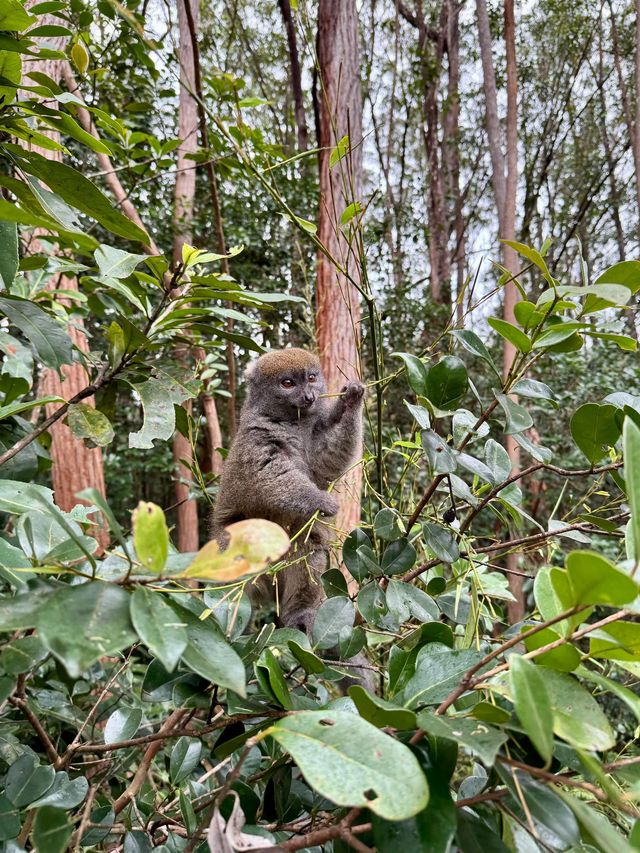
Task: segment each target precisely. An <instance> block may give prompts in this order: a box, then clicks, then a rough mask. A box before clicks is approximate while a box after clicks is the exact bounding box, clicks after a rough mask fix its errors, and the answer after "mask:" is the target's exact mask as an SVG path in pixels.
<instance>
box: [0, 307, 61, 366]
mask: <svg viewBox="0 0 640 853" xmlns="http://www.w3.org/2000/svg"><path fill="white" fill-rule="evenodd" d="M0 311H1V312H2V313H3V314H5V315H6V316H7V317H8V318H9V320H10V321H11V323H13V325H14V326H16V327H17V328H18V329H20V331H21V332H22V334H23V335H24V336H25V337H26V338H27V340H28V341H29V342H30V343H31V345H32V347H33V349H34V350H35V352H36V354H37V356H38V358H39V359H40V361H41V362H42V363H43V364H45V365H46V366H47V367H51V368H53V369H54V370H57V371H60V368H61V367H62V365H63V364H71V361H72V354H71V353H72V346H71V338H70V337H69V335H68V334H67V333H66V331H65V328H64V326H63V325H62V324H61V323H59V322H58V320H55V319H54V318H53V317H52V316H51V315H50V314H48V313H47V312H46V311H44V310H43V309H42V308H41V307H40V306H39V305H37V304H36V303H35V302H31V301H30V300H28V299H21V298H20V297H19V296H7V295H5V296H0Z"/></svg>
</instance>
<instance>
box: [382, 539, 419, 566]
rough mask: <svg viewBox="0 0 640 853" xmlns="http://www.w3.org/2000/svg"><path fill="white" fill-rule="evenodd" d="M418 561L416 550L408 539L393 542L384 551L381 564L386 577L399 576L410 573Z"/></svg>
mask: <svg viewBox="0 0 640 853" xmlns="http://www.w3.org/2000/svg"><path fill="white" fill-rule="evenodd" d="M415 561H416V549H415V548H414V547H413V545H412V544H411V542H409V540H408V539H399V540H398V541H397V542H391V543H390V544H389V545H387V547H386V548H385V549H384V554H383V555H382V562H381V564H380V566H381V568H382V571H383V572H384V573H385V575H397V574H400V572H408V571H409V569H411V568H412V567H413V565H414V563H415Z"/></svg>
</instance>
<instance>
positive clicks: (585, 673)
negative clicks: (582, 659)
mask: <svg viewBox="0 0 640 853" xmlns="http://www.w3.org/2000/svg"><path fill="white" fill-rule="evenodd" d="M577 674H578V675H579V676H580V678H582V679H584V680H585V681H590V682H592V683H593V684H597V685H598V687H600V688H602V690H604V691H606V692H608V693H613V695H614V696H617V697H618V699H620V700H621V701H622V702H624V703H625V705H626V706H627V707H628V708H629V710H630V711H631V712H632V713H633V714H634V715H635V718H636V720H637V721H638V722H639V723H640V696H637V695H636V694H635V693H634V692H633V690H630V689H629V688H628V687H625V686H624V685H623V684H620V683H619V682H618V681H614V680H613V679H612V678H607V677H606V676H604V675H600V673H598V672H594V671H593V670H591V669H587V668H586V666H581V667H580V668H579V670H578V673H577Z"/></svg>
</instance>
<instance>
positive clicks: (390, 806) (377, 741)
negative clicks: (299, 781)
mask: <svg viewBox="0 0 640 853" xmlns="http://www.w3.org/2000/svg"><path fill="white" fill-rule="evenodd" d="M268 732H269V734H270V735H271V736H272V737H273V738H274V739H275V740H277V741H278V743H279V744H280V745H281V746H282V747H283V748H284V749H286V750H287V752H289V753H290V754H291V755H292V756H293V759H294V760H295V762H296V764H297V765H298V767H299V768H300V770H301V772H302V775H303V776H304V778H305V779H306V781H307V783H308V784H309V785H310V786H311V787H312V788H313V789H314V790H316V791H318V793H320V794H321V795H322V796H323V797H327V798H328V799H330V800H331V801H332V802H334V803H336V805H339V806H351V807H355V806H361V807H363V808H367V809H370V810H371V811H372V812H374V814H377V815H380V817H383V818H386V819H387V820H405V819H407V818H409V817H412V816H413V815H415V814H417V813H418V812H419V811H421V810H422V809H424V808H425V806H426V805H427V802H428V800H429V789H428V787H427V781H426V779H425V776H424V774H423V772H422V770H421V769H420V765H419V764H418V762H417V760H416V758H415V757H414V755H413V754H412V752H411V750H410V749H409V748H408V747H406V746H405V745H404V744H402V743H400V742H399V741H397V740H395V739H394V738H392V737H390V736H389V735H386V734H383V733H382V732H381V731H379V730H378V729H377V728H376V727H375V726H372V725H371V724H370V723H367V722H366V721H365V720H363V719H362V718H360V717H358V716H355V715H354V714H351V713H348V712H346V711H329V710H325V711H301V712H298V713H294V714H291V715H289V716H288V717H285V718H284V719H283V720H280V721H279V722H278V723H276V724H275V725H274V726H272V727H271V728H270V729H269V730H268Z"/></svg>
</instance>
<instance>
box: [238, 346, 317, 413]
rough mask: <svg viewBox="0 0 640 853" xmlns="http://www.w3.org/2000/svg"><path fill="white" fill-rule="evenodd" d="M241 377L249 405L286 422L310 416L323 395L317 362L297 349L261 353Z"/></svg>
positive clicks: (311, 353) (315, 358)
mask: <svg viewBox="0 0 640 853" xmlns="http://www.w3.org/2000/svg"><path fill="white" fill-rule="evenodd" d="M245 376H246V379H247V382H248V384H249V402H250V403H251V404H252V405H255V406H257V407H259V408H260V410H261V411H263V412H265V413H268V414H273V415H275V416H276V417H280V418H287V419H289V420H298V419H299V418H300V417H304V416H308V415H310V414H313V413H314V412H315V411H316V410H317V408H318V398H319V396H320V395H321V394H323V393H324V392H325V384H324V378H323V376H322V371H321V370H320V359H319V358H318V356H317V355H316V354H315V353H313V352H308V351H307V350H304V349H300V348H298V347H290V348H288V349H281V350H272V351H271V352H268V353H265V355H262V356H260V358H258V359H256V360H255V361H254V362H252V364H250V365H249V367H248V368H247V371H246V374H245Z"/></svg>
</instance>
